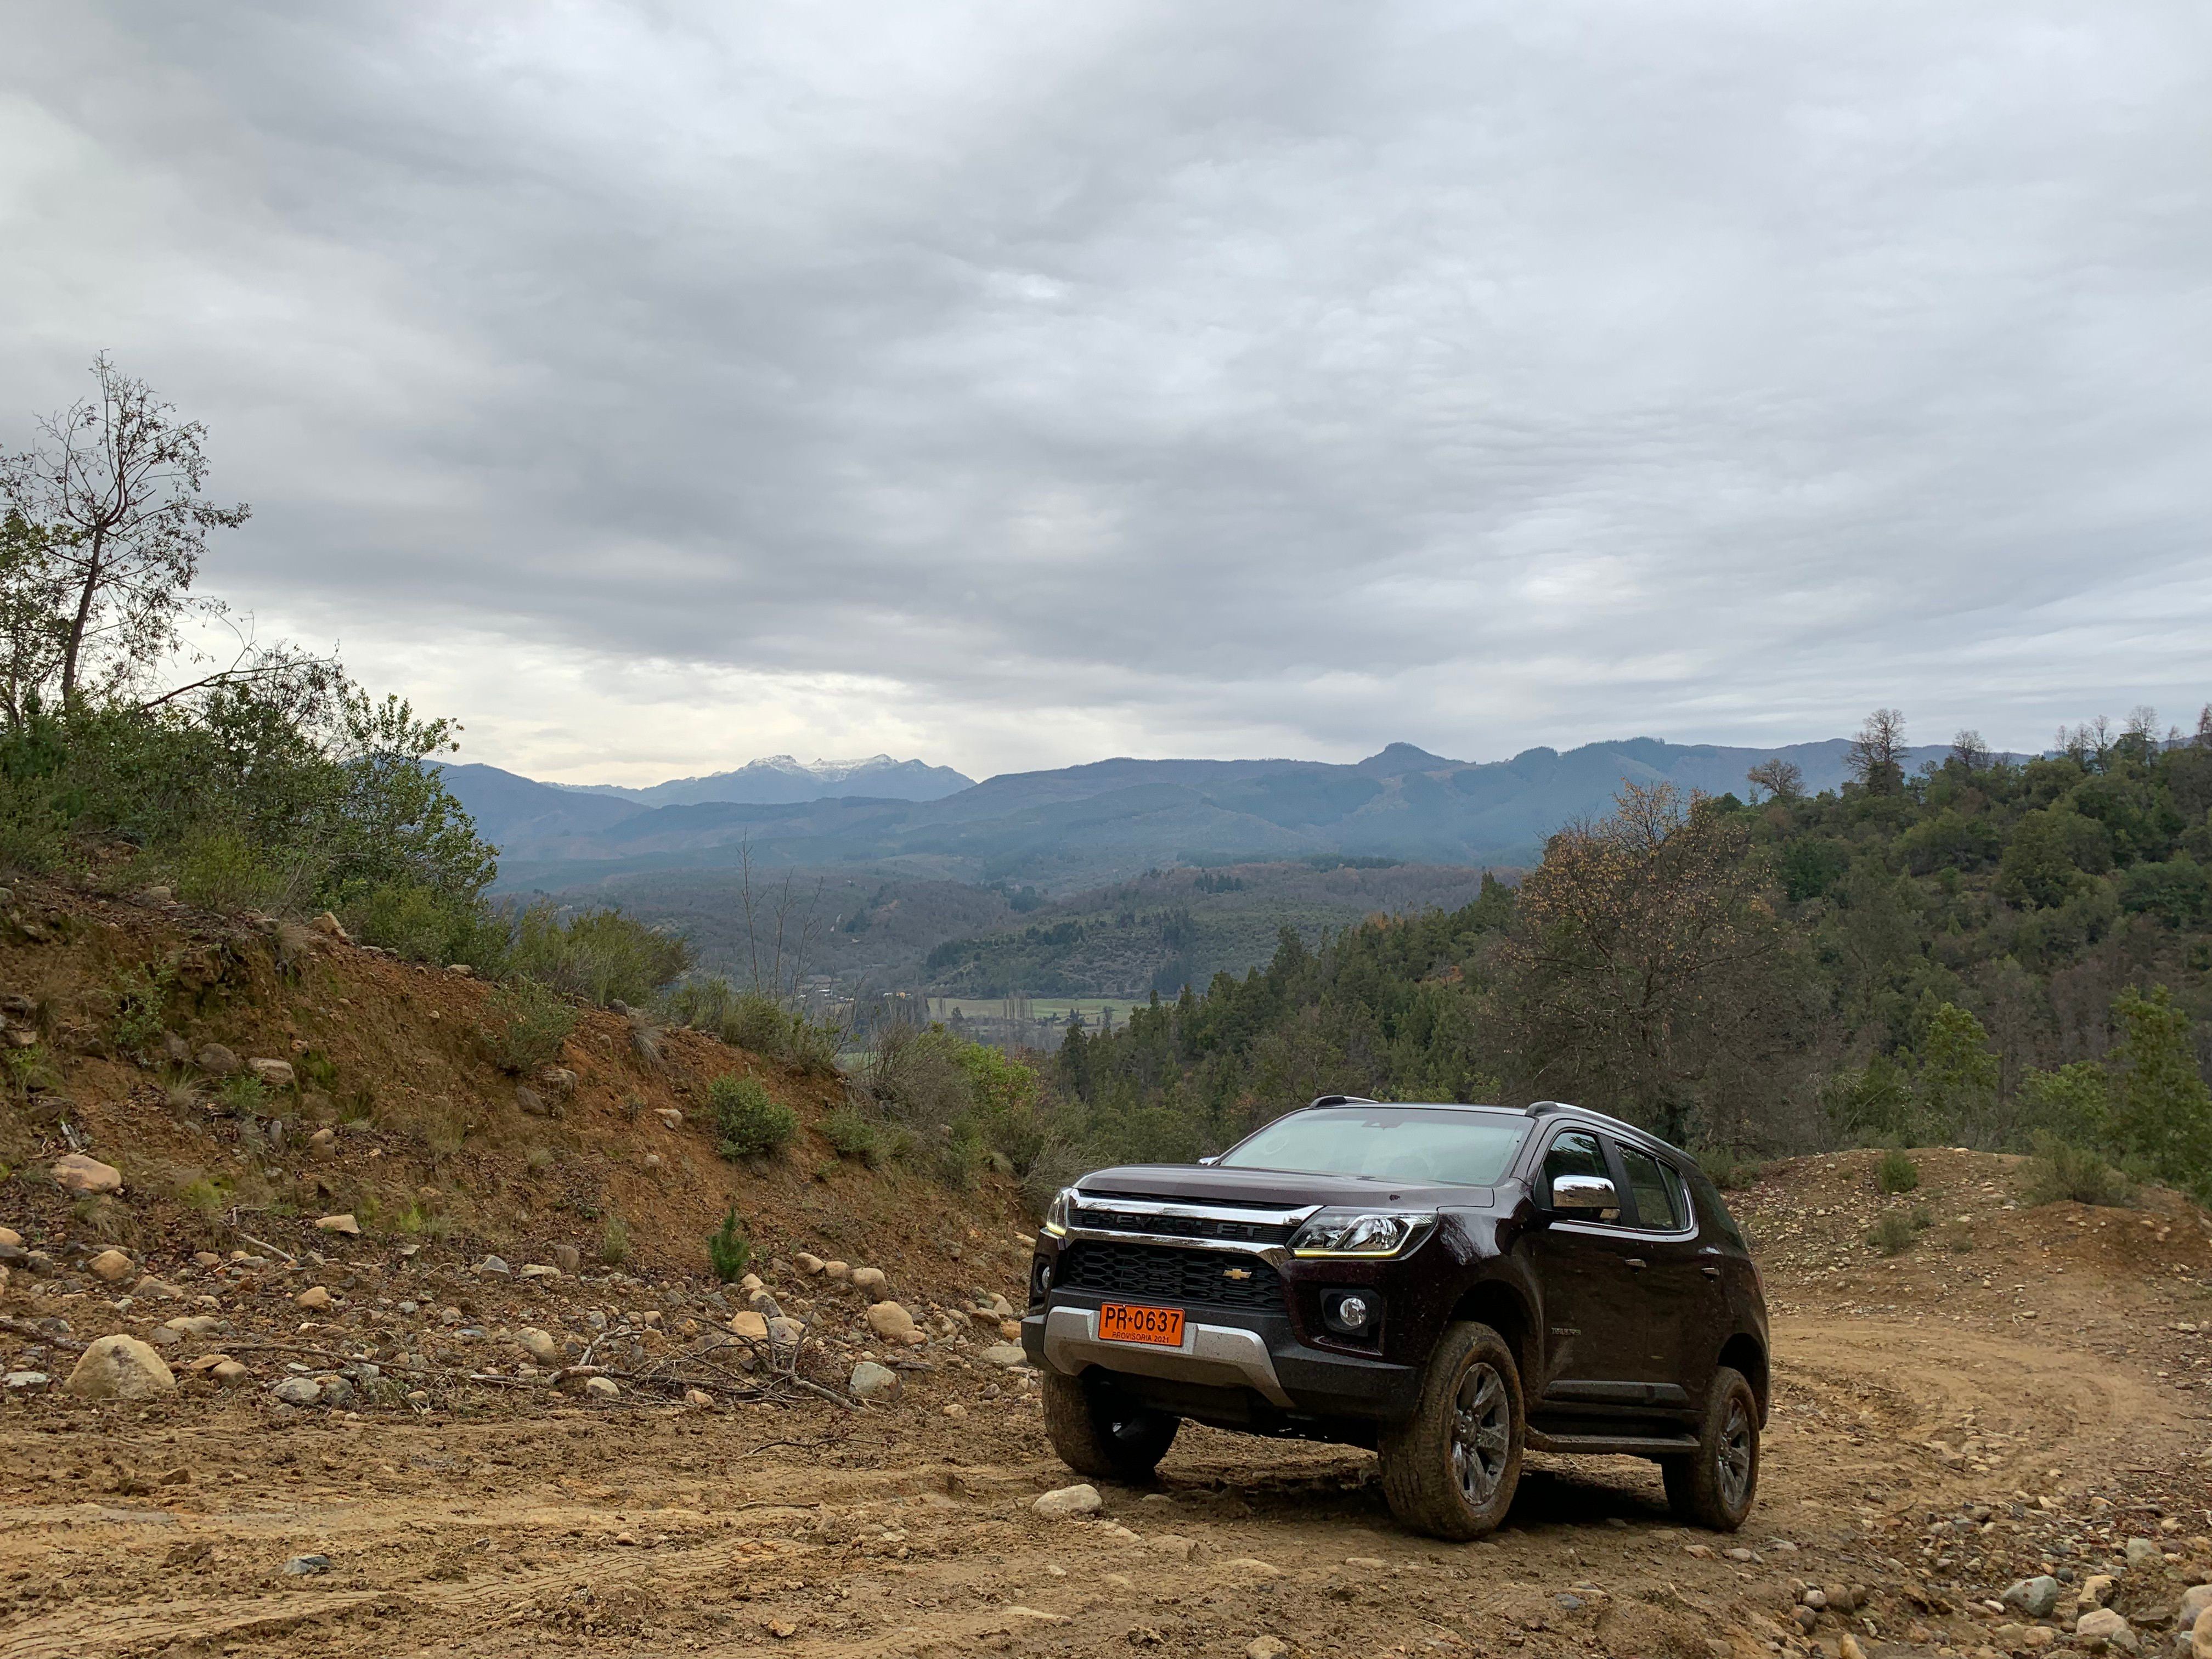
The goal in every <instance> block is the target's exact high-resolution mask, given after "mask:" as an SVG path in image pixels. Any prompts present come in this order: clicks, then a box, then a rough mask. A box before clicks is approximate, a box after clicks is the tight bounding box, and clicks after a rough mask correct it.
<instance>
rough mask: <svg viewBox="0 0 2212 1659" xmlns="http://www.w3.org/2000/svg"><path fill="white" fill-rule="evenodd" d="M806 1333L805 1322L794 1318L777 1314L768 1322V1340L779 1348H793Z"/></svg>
mask: <svg viewBox="0 0 2212 1659" xmlns="http://www.w3.org/2000/svg"><path fill="white" fill-rule="evenodd" d="M805 1334H806V1327H805V1324H803V1323H802V1322H799V1320H796V1319H787V1318H785V1317H784V1316H782V1315H781V1314H779V1315H777V1316H775V1318H773V1319H771V1320H769V1322H768V1340H769V1341H771V1342H773V1343H775V1346H777V1347H779V1348H795V1347H797V1346H799V1338H800V1337H802V1336H804V1335H805Z"/></svg>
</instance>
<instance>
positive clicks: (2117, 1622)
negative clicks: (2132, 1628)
mask: <svg viewBox="0 0 2212 1659" xmlns="http://www.w3.org/2000/svg"><path fill="white" fill-rule="evenodd" d="M2127 1630H2128V1621H2127V1620H2124V1619H2123V1618H2122V1617H2120V1615H2119V1614H2118V1613H2115V1612H2114V1611H2113V1610H2112V1608H2110V1607H2092V1608H2091V1609H2090V1610H2089V1611H2088V1612H2087V1613H2083V1614H2082V1615H2081V1619H2080V1620H2079V1621H2078V1622H2077V1623H2076V1624H2075V1626H2074V1634H2075V1637H2076V1638H2079V1639H2080V1640H2081V1641H2084V1642H2110V1641H2112V1640H2113V1639H2114V1638H2117V1637H2118V1636H2119V1635H2120V1634H2121V1633H2122V1632H2125V1631H2127Z"/></svg>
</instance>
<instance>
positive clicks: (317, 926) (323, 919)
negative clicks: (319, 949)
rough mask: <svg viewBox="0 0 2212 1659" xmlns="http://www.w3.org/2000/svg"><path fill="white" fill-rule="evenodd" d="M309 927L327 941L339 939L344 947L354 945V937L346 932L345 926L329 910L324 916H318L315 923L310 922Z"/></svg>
mask: <svg viewBox="0 0 2212 1659" xmlns="http://www.w3.org/2000/svg"><path fill="white" fill-rule="evenodd" d="M307 926H308V927H312V928H313V929H314V930H315V931H316V932H317V933H320V934H321V935H322V936H323V937H324V938H325V939H337V941H338V942H339V943H340V944H342V945H350V944H352V943H353V935H352V934H351V933H348V932H346V930H345V924H344V923H343V922H342V921H339V920H338V919H337V917H336V916H334V915H331V913H330V912H329V911H327V910H325V911H324V912H323V914H322V915H319V916H317V917H316V918H315V919H314V920H313V921H311V922H309V923H308V924H307Z"/></svg>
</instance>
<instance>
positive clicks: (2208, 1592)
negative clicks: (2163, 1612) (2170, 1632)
mask: <svg viewBox="0 0 2212 1659" xmlns="http://www.w3.org/2000/svg"><path fill="white" fill-rule="evenodd" d="M2207 1607H2212V1584H2194V1585H2191V1587H2190V1588H2189V1589H2186V1590H2185V1591H2183V1592H2182V1595H2181V1611H2180V1612H2179V1613H2175V1614H2174V1616H2173V1627H2174V1629H2176V1630H2187V1629H2189V1628H2190V1627H2191V1626H2193V1625H2194V1624H2196V1622H2197V1614H2198V1613H2202V1612H2203V1611H2204V1609H2205V1608H2207Z"/></svg>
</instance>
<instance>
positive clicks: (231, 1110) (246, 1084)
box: [215, 1072, 269, 1121]
mask: <svg viewBox="0 0 2212 1659" xmlns="http://www.w3.org/2000/svg"><path fill="white" fill-rule="evenodd" d="M215 1097H216V1103H217V1104H218V1105H219V1106H220V1107H221V1108H222V1109H223V1110H224V1111H225V1112H227V1113H228V1114H229V1115H231V1116H233V1117H235V1118H244V1119H246V1120H247V1121H252V1120H253V1119H256V1118H258V1117H259V1116H260V1115H262V1113H263V1112H264V1111H265V1110H267V1109H268V1106H269V1085H267V1084H265V1083H264V1082H262V1080H261V1079H259V1078H258V1077H256V1076H254V1075H253V1073H251V1072H234V1073H232V1074H231V1075H230V1076H228V1077H227V1078H225V1079H223V1080H222V1082H221V1083H218V1084H217V1085H216V1088H215Z"/></svg>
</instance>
